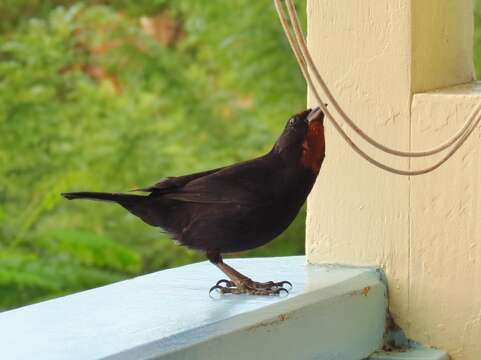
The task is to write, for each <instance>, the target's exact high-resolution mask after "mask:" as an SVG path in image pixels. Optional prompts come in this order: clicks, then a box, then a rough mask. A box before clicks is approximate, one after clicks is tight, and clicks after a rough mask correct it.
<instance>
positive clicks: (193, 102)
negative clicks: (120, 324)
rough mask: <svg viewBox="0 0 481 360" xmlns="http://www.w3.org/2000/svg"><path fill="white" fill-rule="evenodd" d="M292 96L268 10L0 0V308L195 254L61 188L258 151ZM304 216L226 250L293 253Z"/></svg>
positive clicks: (299, 90)
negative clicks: (269, 238)
mask: <svg viewBox="0 0 481 360" xmlns="http://www.w3.org/2000/svg"><path fill="white" fill-rule="evenodd" d="M479 2H480V1H477V3H479ZM297 4H298V8H299V9H300V13H301V14H304V11H303V9H304V8H305V1H297ZM480 8H481V7H480V6H477V9H476V20H477V23H480V22H479V21H478V20H480V19H479V18H480V16H481V11H480ZM302 21H305V19H302ZM149 29H150V31H149ZM152 29H155V30H154V31H152ZM480 36H481V30H480V29H479V28H478V27H477V28H476V38H475V53H476V57H475V59H476V66H477V70H478V73H479V71H480V70H481V56H479V55H480V51H481V47H480V46H478V44H481V39H480V38H479V37H480ZM305 102H306V86H305V84H304V81H303V79H302V76H301V75H300V73H299V70H298V68H297V65H296V63H295V61H294V59H293V56H292V55H291V53H290V49H289V47H288V44H287V43H286V40H285V39H284V36H283V33H282V30H281V27H280V25H279V23H278V20H277V17H276V14H275V11H274V8H273V6H272V2H271V1H270V0H262V1H251V0H230V1H225V0H209V1H201V0H170V1H168V0H138V1H127V0H121V1H113V0H111V1H108V0H105V1H100V0H99V1H84V2H77V1H60V0H59V1H52V0H48V1H45V0H3V1H2V2H1V3H0V310H2V309H8V308H13V307H17V306H20V305H24V304H28V303H32V302H37V301H40V300H44V299H47V298H51V297H56V296H60V295H65V294H68V293H72V292H75V291H79V290H83V289H88V288H92V287H96V286H100V285H103V284H107V283H110V282H113V281H118V280H121V279H125V278H128V277H132V276H135V275H138V274H142V273H147V272H152V271H156V270H159V269H163V268H167V267H172V266H178V265H182V264H187V263H190V262H193V261H199V260H202V259H204V256H203V254H199V253H196V252H193V251H189V250H188V249H185V248H183V247H181V246H178V245H175V244H174V243H173V242H172V241H171V240H169V239H168V238H167V237H166V236H165V235H164V234H162V233H161V232H160V231H159V230H158V229H155V228H150V227H148V226H146V225H145V224H143V223H142V222H141V221H139V220H138V219H137V218H135V217H133V216H131V215H129V214H128V213H127V212H126V211H124V210H123V209H121V208H120V207H118V206H114V205H112V204H106V203H93V202H68V201H66V200H64V199H62V198H61V197H60V195H59V194H60V193H61V192H63V191H74V190H97V191H125V190H129V189H131V188H135V187H138V186H146V185H150V184H153V183H155V182H156V181H158V180H159V179H160V178H162V177H165V176H175V175H183V174H187V173H191V172H195V171H201V170H205V169H209V168H214V167H219V166H223V165H227V164H230V163H233V162H237V161H241V160H245V159H249V158H252V157H255V156H258V155H260V154H262V153H264V152H266V151H268V150H269V149H270V147H271V146H272V144H273V142H274V141H275V139H276V137H277V136H278V135H279V133H280V132H281V130H282V128H283V126H284V124H285V122H286V120H287V119H288V117H289V116H290V115H291V114H293V113H295V112H298V111H300V110H302V109H304V107H305ZM304 219H305V210H303V211H302V212H301V213H300V214H299V216H298V217H297V219H296V220H295V221H294V223H293V224H292V225H291V226H290V227H289V229H288V230H287V231H286V232H285V233H284V234H282V235H281V236H280V237H279V238H277V239H276V240H274V241H273V242H271V243H270V244H268V245H266V246H264V247H261V248H259V249H255V250H253V251H249V252H247V253H243V254H236V255H237V256H274V255H294V254H303V253H304Z"/></svg>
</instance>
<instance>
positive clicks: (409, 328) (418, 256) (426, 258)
mask: <svg viewBox="0 0 481 360" xmlns="http://www.w3.org/2000/svg"><path fill="white" fill-rule="evenodd" d="M414 4H415V5H414ZM472 6H473V5H472V1H471V0H429V1H428V0H413V3H412V4H411V1H408V0H369V1H353V0H310V1H309V2H308V9H307V11H308V19H309V21H308V43H309V48H310V49H311V51H312V54H313V56H314V59H315V61H316V64H317V65H318V67H319V69H320V71H321V73H322V74H323V76H325V78H326V81H327V83H328V85H329V87H330V88H331V90H332V91H333V93H334V95H335V97H336V99H337V100H338V102H339V103H340V104H341V105H342V106H343V108H344V109H345V110H346V112H347V113H348V114H350V115H351V116H352V117H353V118H354V120H355V121H356V122H358V123H359V124H361V125H362V127H363V128H365V129H366V130H367V132H368V133H369V134H370V135H372V136H373V137H374V138H376V139H378V140H380V141H381V142H383V143H385V144H389V145H390V146H391V147H394V148H398V149H406V150H408V149H411V150H420V149H425V148H429V147H431V146H433V145H435V144H438V143H439V142H441V141H444V140H445V139H446V138H447V137H449V136H450V135H451V134H452V133H453V132H454V131H455V130H457V129H458V127H459V126H460V125H461V124H462V123H463V122H464V120H465V118H466V116H467V114H468V113H469V112H470V110H471V109H472V107H473V106H474V104H476V103H479V101H481V89H480V88H476V86H474V85H466V86H462V87H455V88H448V89H444V90H442V91H432V92H427V93H417V92H418V91H419V90H420V89H423V90H424V89H435V88H438V87H439V86H452V85H456V84H459V83H463V82H468V81H471V80H472V76H473V65H472V31H473V25H472V14H473V8H472ZM456 24H458V25H459V26H457V25H456ZM429 39H431V41H430V40H429ZM309 99H310V101H309V102H310V103H311V105H314V101H313V99H312V97H309ZM326 131H327V134H326V136H327V153H326V160H325V163H324V165H323V169H322V171H321V174H320V177H319V179H318V181H317V183H316V186H315V188H314V190H313V192H312V194H311V196H310V198H309V201H308V218H307V243H306V252H307V256H308V260H309V261H310V262H312V263H326V262H327V263H333V262H334V263H349V264H359V265H366V264H368V265H381V266H382V267H383V268H384V269H385V270H386V273H387V275H388V280H389V286H390V307H391V311H392V313H393V315H394V317H395V319H396V320H397V321H398V323H399V324H400V325H401V326H402V327H403V328H404V329H405V330H406V332H407V334H408V335H409V336H410V337H411V338H413V339H415V340H417V341H420V342H423V343H425V344H429V345H432V346H437V347H440V348H443V349H445V350H448V351H449V352H450V354H451V356H452V357H453V359H456V360H461V359H462V360H479V359H481V141H480V140H481V130H480V129H477V130H476V132H475V134H473V135H474V136H472V138H471V139H469V140H468V142H467V143H466V144H465V146H464V147H463V148H462V149H461V151H460V152H459V153H458V154H456V155H455V156H454V157H453V158H452V159H451V160H450V161H449V162H448V163H447V164H445V165H444V166H443V167H442V168H441V169H438V170H437V171H435V172H434V173H431V174H427V175H423V176H421V177H412V178H408V177H401V176H397V175H392V174H388V173H385V172H383V171H381V170H379V169H377V168H374V167H373V166H371V165H370V164H368V163H366V162H365V161H364V160H362V159H361V158H360V157H359V156H358V155H356V154H355V153H354V152H352V151H351V150H350V149H349V148H348V147H347V145H346V144H345V143H344V142H343V141H342V140H341V139H340V137H339V136H338V135H337V134H335V133H334V130H333V128H332V127H331V126H327V130H326ZM350 133H351V134H352V132H350ZM364 148H365V149H367V150H368V151H370V153H375V154H378V156H377V158H378V159H380V160H383V161H386V162H388V163H389V164H392V165H395V166H398V167H403V168H408V167H409V166H410V162H409V161H408V160H405V159H399V158H398V159H396V158H394V159H393V158H392V157H386V156H385V155H379V153H378V152H375V151H372V148H369V147H364ZM431 161H432V160H431ZM411 162H412V164H411V168H419V167H421V166H423V165H426V164H428V163H429V161H428V160H419V159H417V160H412V161H411Z"/></svg>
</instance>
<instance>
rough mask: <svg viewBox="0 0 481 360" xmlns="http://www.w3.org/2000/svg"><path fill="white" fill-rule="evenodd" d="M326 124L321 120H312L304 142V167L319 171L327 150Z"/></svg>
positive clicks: (302, 161)
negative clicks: (325, 138)
mask: <svg viewBox="0 0 481 360" xmlns="http://www.w3.org/2000/svg"><path fill="white" fill-rule="evenodd" d="M325 146H326V145H325V140H324V126H323V124H322V122H321V121H319V120H311V121H310V122H309V127H308V130H307V134H306V138H305V139H304V142H303V143H302V157H301V163H302V165H303V166H304V167H306V168H309V169H311V170H312V171H313V172H315V173H318V172H319V170H320V169H321V164H322V160H323V159H324V152H325Z"/></svg>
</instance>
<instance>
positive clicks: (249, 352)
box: [0, 257, 386, 360]
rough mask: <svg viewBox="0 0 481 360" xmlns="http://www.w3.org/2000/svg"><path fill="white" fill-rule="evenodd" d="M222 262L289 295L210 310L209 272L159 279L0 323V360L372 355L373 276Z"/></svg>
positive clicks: (381, 291)
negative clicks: (284, 286) (287, 289)
mask: <svg viewBox="0 0 481 360" xmlns="http://www.w3.org/2000/svg"><path fill="white" fill-rule="evenodd" d="M227 262H228V263H229V264H232V265H233V266H234V267H236V268H237V269H238V270H240V271H241V272H244V273H246V274H248V275H251V276H252V277H253V278H255V279H256V280H259V281H267V280H289V281H291V282H292V283H293V285H294V288H293V289H292V291H291V293H290V294H289V296H287V297H255V296H246V295H243V296H225V297H223V298H222V299H219V300H214V299H211V298H210V297H209V296H208V289H209V287H210V286H212V285H213V284H214V283H215V282H216V281H217V280H218V279H220V278H222V277H223V276H222V274H221V272H220V271H219V270H218V269H216V268H215V267H214V266H212V265H211V264H209V263H207V262H203V263H199V264H194V265H189V266H184V267H180V268H176V269H170V270H165V271H160V272H157V273H153V274H149V275H145V276H141V277H138V278H134V279H131V280H128V281H123V282H119V283H116V284H112V285H109V286H104V287H101V288H97V289H93V290H89V291H85V292H81V293H77V294H74V295H71V296H66V297H62V298H58V299H55V300H51V301H46V302H43V303H39V304H36V305H31V306H27V307H23V308H19V309H16V310H13V311H8V312H4V313H1V314H0V358H1V359H15V360H22V359H36V360H41V359H48V360H56V359H62V360H63V359H82V360H88V359H97V358H103V357H110V358H113V359H189V360H195V359H229V360H236V359H277V360H279V359H329V360H356V359H363V358H366V357H367V356H369V354H371V353H372V352H374V351H375V350H377V349H379V348H380V347H381V341H382V336H383V331H384V323H385V315H386V297H385V293H386V289H385V286H384V284H383V282H382V281H380V274H379V272H378V271H377V270H375V269H368V268H348V267H336V266H314V265H306V264H305V259H304V257H284V258H262V259H236V260H233V259H231V260H227ZM377 359H380V358H377Z"/></svg>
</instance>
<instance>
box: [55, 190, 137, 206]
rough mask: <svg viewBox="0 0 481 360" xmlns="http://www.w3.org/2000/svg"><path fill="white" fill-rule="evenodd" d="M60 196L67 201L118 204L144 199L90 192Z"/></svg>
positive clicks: (133, 196)
mask: <svg viewBox="0 0 481 360" xmlns="http://www.w3.org/2000/svg"><path fill="white" fill-rule="evenodd" d="M62 196H63V197H64V198H66V199H69V200H74V199H89V200H101V201H114V202H117V203H120V204H122V203H125V202H129V201H131V200H140V199H141V198H145V196H142V195H131V194H121V193H105V192H91V191H81V192H68V193H62Z"/></svg>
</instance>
